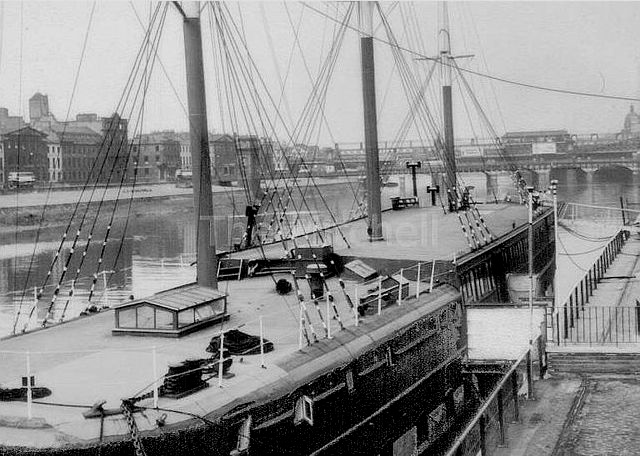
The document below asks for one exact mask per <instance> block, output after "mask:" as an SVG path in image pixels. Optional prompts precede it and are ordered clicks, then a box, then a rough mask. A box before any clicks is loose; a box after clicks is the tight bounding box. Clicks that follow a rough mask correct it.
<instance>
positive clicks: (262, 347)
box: [260, 315, 267, 369]
mask: <svg viewBox="0 0 640 456" xmlns="http://www.w3.org/2000/svg"><path fill="white" fill-rule="evenodd" d="M260 367H262V368H263V369H266V368H267V366H265V365H264V329H263V326H262V315H260Z"/></svg>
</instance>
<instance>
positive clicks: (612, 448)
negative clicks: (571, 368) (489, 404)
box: [491, 374, 640, 456]
mask: <svg viewBox="0 0 640 456" xmlns="http://www.w3.org/2000/svg"><path fill="white" fill-rule="evenodd" d="M534 391H535V397H536V399H535V400H532V401H523V402H521V408H520V422H518V423H511V424H509V426H508V428H507V444H506V446H504V447H502V448H496V449H494V450H493V451H492V452H491V454H492V455H493V456H630V455H638V454H640V411H638V404H639V403H640V379H638V378H637V376H633V375H616V374H600V375H590V376H584V377H579V376H561V377H552V378H548V379H545V380H540V381H537V382H536V383H535V385H534Z"/></svg>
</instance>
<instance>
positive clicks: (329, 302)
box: [324, 293, 332, 339]
mask: <svg viewBox="0 0 640 456" xmlns="http://www.w3.org/2000/svg"><path fill="white" fill-rule="evenodd" d="M324 300H325V301H326V303H327V310H326V315H327V339H331V320H332V319H331V300H330V299H329V293H325V294H324Z"/></svg>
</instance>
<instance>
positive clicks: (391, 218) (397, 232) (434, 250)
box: [231, 204, 527, 262]
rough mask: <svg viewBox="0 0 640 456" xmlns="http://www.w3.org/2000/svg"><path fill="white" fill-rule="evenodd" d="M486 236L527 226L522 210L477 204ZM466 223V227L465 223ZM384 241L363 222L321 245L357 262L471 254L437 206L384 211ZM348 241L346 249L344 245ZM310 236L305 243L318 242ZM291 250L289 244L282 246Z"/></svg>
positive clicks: (454, 220)
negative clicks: (370, 236) (371, 239)
mask: <svg viewBox="0 0 640 456" xmlns="http://www.w3.org/2000/svg"><path fill="white" fill-rule="evenodd" d="M477 207H478V211H479V212H480V214H481V215H482V217H483V219H484V221H485V222H486V224H487V226H488V227H489V230H490V232H491V234H492V236H493V239H496V238H498V237H500V236H502V235H504V234H506V233H508V232H509V231H510V230H512V229H513V226H514V224H515V225H516V226H520V225H522V224H523V223H525V222H526V221H527V207H526V206H522V205H519V204H479V205H478V206H477ZM465 223H466V222H465ZM382 229H383V238H384V239H383V240H382V241H378V242H373V243H372V242H369V240H368V237H367V235H366V231H367V221H366V219H360V220H356V221H354V222H350V223H347V224H344V225H342V226H340V227H338V228H332V229H329V230H327V232H326V234H325V235H324V239H323V240H324V241H325V242H327V243H329V244H332V245H333V247H334V251H335V252H336V253H338V254H340V255H344V256H350V257H360V258H383V259H384V258H386V259H395V260H413V261H416V262H418V261H431V260H432V259H437V260H451V259H453V257H454V255H455V256H456V257H458V258H459V257H461V256H462V255H464V254H466V253H469V252H471V249H470V248H469V244H468V241H467V239H466V238H465V236H464V234H463V232H462V229H461V225H460V221H459V219H458V215H456V214H444V213H443V210H442V208H441V207H439V206H429V207H421V208H408V209H402V210H399V211H393V210H388V211H385V212H383V214H382ZM343 236H344V238H346V239H347V240H348V242H349V243H348V244H347V243H346V242H345V241H344V239H343ZM319 240H320V239H318V237H317V236H312V239H311V240H310V241H309V242H312V243H313V242H317V241H319ZM307 245H308V242H307V241H306V240H305V239H304V238H301V239H299V240H298V246H300V247H306V246H307ZM287 246H288V247H289V248H292V247H293V244H292V243H291V242H288V243H287ZM261 250H264V254H265V255H266V256H267V257H270V258H277V257H282V256H283V255H284V249H283V246H282V243H280V242H276V243H274V244H271V245H267V246H265V247H263V249H261ZM257 255H262V252H260V251H257V249H250V250H246V251H243V252H239V253H234V254H232V255H231V256H232V257H234V258H256V257H257Z"/></svg>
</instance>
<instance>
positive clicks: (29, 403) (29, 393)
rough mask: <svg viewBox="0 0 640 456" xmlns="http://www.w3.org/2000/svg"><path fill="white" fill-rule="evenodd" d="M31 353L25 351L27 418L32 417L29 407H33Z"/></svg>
mask: <svg viewBox="0 0 640 456" xmlns="http://www.w3.org/2000/svg"><path fill="white" fill-rule="evenodd" d="M31 386H32V385H31V353H29V352H28V351H27V418H29V419H31V418H32V417H33V414H32V411H31V406H32V405H33V392H32V391H31Z"/></svg>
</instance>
